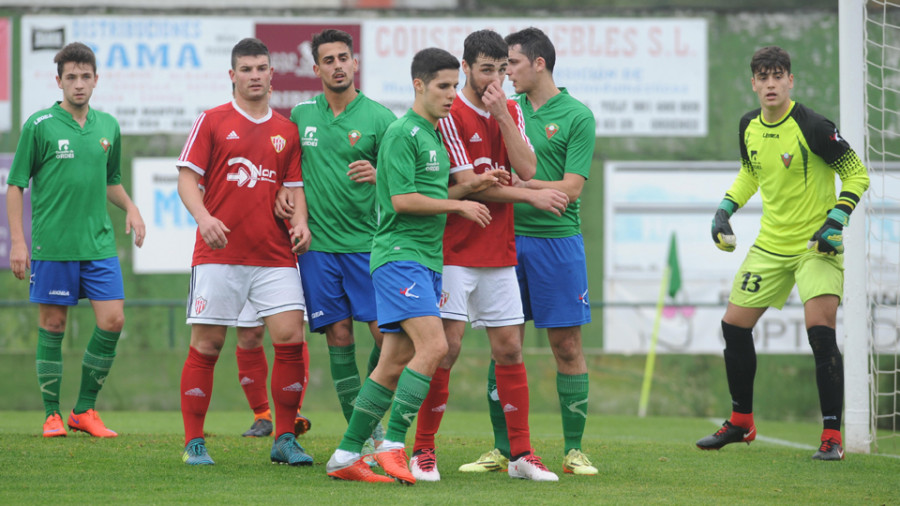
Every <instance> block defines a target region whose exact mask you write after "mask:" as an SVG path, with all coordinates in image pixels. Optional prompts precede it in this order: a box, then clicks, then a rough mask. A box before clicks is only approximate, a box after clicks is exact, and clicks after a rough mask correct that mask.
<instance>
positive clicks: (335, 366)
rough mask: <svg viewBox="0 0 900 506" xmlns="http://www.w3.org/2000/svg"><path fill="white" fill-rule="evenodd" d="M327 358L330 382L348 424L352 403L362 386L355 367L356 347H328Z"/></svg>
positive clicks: (351, 412)
mask: <svg viewBox="0 0 900 506" xmlns="http://www.w3.org/2000/svg"><path fill="white" fill-rule="evenodd" d="M328 358H329V359H330V363H331V380H332V381H333V382H334V389H335V390H336V391H337V396H338V402H340V403H341V411H343V412H344V418H345V419H346V420H347V421H348V422H349V421H350V415H352V414H353V403H354V402H356V396H357V395H359V389H360V387H361V386H362V385H361V384H360V381H359V368H357V367H356V345H355V344H351V345H350V346H329V347H328Z"/></svg>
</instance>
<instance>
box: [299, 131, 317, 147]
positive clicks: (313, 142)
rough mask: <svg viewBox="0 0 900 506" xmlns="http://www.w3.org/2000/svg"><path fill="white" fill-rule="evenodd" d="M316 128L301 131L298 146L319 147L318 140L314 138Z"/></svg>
mask: <svg viewBox="0 0 900 506" xmlns="http://www.w3.org/2000/svg"><path fill="white" fill-rule="evenodd" d="M318 130H319V129H318V128H317V127H314V126H308V127H306V130H304V131H303V138H302V139H300V145H301V146H303V147H312V148H314V147H316V146H318V145H319V138H318V137H317V136H316V134H317V133H318Z"/></svg>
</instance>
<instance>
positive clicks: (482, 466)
mask: <svg viewBox="0 0 900 506" xmlns="http://www.w3.org/2000/svg"><path fill="white" fill-rule="evenodd" d="M507 467H509V459H508V458H506V457H504V456H503V454H502V453H500V450H498V449H496V448H494V449H493V450H491V451H489V452H487V453H484V454H482V455H481V456H480V457H478V460H476V461H475V462H470V463H468V464H463V465H461V466H459V470H460V472H463V473H488V472H492V471H506V468H507Z"/></svg>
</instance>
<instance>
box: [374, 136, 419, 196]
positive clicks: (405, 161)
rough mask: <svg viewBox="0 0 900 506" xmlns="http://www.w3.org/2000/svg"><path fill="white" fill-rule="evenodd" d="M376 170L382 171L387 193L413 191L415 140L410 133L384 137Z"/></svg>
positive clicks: (414, 189) (414, 190) (400, 193)
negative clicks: (379, 161)
mask: <svg viewBox="0 0 900 506" xmlns="http://www.w3.org/2000/svg"><path fill="white" fill-rule="evenodd" d="M381 149H382V150H384V153H383V155H382V153H381V152H379V156H378V158H379V159H380V160H381V163H380V164H379V165H380V166H379V167H378V170H379V171H380V172H384V175H385V181H387V190H388V195H391V196H394V195H403V194H406V193H415V192H416V191H417V190H416V183H415V177H416V141H415V137H414V136H412V135H408V134H407V135H393V136H389V137H387V138H386V139H385V143H384V146H383V147H382V148H381Z"/></svg>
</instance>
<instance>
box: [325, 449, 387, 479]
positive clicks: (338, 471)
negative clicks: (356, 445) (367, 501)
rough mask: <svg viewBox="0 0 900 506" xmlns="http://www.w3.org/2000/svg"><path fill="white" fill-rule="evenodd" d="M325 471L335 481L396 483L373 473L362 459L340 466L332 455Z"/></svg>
mask: <svg viewBox="0 0 900 506" xmlns="http://www.w3.org/2000/svg"><path fill="white" fill-rule="evenodd" d="M325 471H326V472H327V473H328V476H330V477H332V478H333V479H335V480H347V481H364V482H368V483H393V482H394V480H393V479H392V478H390V477H388V476H382V475H380V474H375V473H373V472H372V470H371V469H369V466H368V465H366V463H365V462H363V460H362V459H361V458H359V459H355V460H353V461H352V462H350V463H349V464H344V465H340V464H338V463H337V462H336V461H335V460H334V455H332V456H331V458H330V459H328V464H326V465H325Z"/></svg>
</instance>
